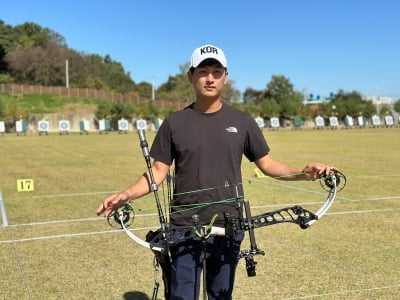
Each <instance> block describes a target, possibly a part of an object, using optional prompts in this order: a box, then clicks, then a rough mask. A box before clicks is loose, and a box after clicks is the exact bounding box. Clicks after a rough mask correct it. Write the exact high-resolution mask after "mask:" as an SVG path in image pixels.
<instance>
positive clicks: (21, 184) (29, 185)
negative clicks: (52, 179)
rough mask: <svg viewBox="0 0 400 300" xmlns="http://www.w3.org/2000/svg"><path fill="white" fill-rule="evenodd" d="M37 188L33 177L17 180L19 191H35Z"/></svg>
mask: <svg viewBox="0 0 400 300" xmlns="http://www.w3.org/2000/svg"><path fill="white" fill-rule="evenodd" d="M34 190H35V184H34V182H33V179H18V180H17V191H18V192H33V191H34Z"/></svg>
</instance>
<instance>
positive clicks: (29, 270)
mask: <svg viewBox="0 0 400 300" xmlns="http://www.w3.org/2000/svg"><path fill="white" fill-rule="evenodd" d="M264 133H265V136H266V138H267V140H268V142H269V144H270V146H271V148H272V152H271V155H272V156H273V157H275V158H277V159H279V160H282V161H284V162H286V163H288V164H291V165H295V166H299V167H300V166H301V167H302V166H304V165H305V164H306V163H308V162H323V163H329V164H332V165H334V166H337V167H338V168H340V170H341V171H342V172H343V173H344V174H345V175H346V176H347V186H346V188H345V189H344V190H343V191H341V192H340V193H339V194H338V195H337V198H336V201H335V203H334V204H333V206H332V208H331V209H330V211H329V214H327V215H325V216H324V217H323V218H322V219H321V220H320V221H318V222H316V223H315V224H314V225H313V226H312V227H311V228H309V229H307V230H301V229H299V228H298V227H297V226H294V225H292V224H282V225H276V226H271V227H264V228H261V229H257V230H256V238H257V243H258V246H259V248H261V249H263V250H264V251H265V252H266V255H265V256H258V257H257V258H256V260H257V262H258V264H257V276H256V277H251V278H249V277H247V274H246V270H245V265H244V262H243V261H240V262H239V266H238V272H237V280H236V286H235V292H234V299H239V300H247V299H320V298H322V299H329V300H330V299H399V297H400V296H399V294H400V271H399V270H400V260H399V258H398V256H399V254H400V237H399V231H400V221H399V217H400V185H399V183H400V152H399V149H400V129H399V128H380V129H362V130H358V129H352V130H312V129H303V130H296V131H293V130H286V129H282V130H279V131H265V132H264ZM147 135H148V139H149V141H150V142H151V140H152V139H153V137H154V133H148V134H147ZM145 168H146V166H145V162H144V159H143V156H142V153H141V149H140V147H139V142H138V138H137V135H136V134H135V133H133V132H130V133H129V134H122V135H119V134H117V133H111V134H108V135H98V134H95V133H91V134H89V135H87V136H83V135H79V134H70V135H68V136H65V135H63V136H59V135H57V134H54V135H52V134H50V135H49V136H38V135H33V134H30V135H27V136H16V135H11V134H6V135H4V136H0V189H1V191H2V195H3V199H4V203H5V207H6V211H7V217H8V223H9V226H7V227H4V226H2V225H1V224H2V223H1V224H0V278H1V280H0V299H138V300H145V299H150V298H151V295H152V290H153V286H154V278H158V279H159V280H160V281H161V279H160V274H158V275H157V274H155V273H154V268H153V256H152V254H151V252H150V251H149V250H147V249H145V248H143V247H141V246H139V245H138V244H136V243H135V242H133V241H132V240H131V239H129V237H128V236H127V235H126V234H125V233H123V232H121V231H120V230H116V229H114V228H112V227H110V226H109V225H108V224H107V222H106V220H105V219H104V218H102V217H96V215H95V210H96V208H97V206H98V205H99V204H100V202H101V201H102V200H103V198H104V197H105V196H106V195H108V194H110V193H112V192H113V191H116V190H120V189H123V188H125V187H127V186H128V185H130V184H131V183H132V182H133V181H134V180H135V179H136V178H137V177H138V176H139V175H140V174H141V173H142V172H143V171H144V170H145ZM243 178H244V180H243V183H244V184H245V191H246V196H247V199H248V200H249V201H250V203H251V205H252V207H253V209H252V212H253V214H259V213H264V212H267V211H271V210H275V209H277V208H281V207H284V206H286V205H294V204H301V205H302V206H303V207H304V208H308V209H310V210H312V211H315V210H316V209H317V208H318V207H319V206H320V205H321V202H322V201H323V200H324V199H325V197H326V193H325V192H324V191H323V190H322V189H321V187H320V185H319V183H318V182H292V183H288V182H282V181H277V180H274V179H269V178H268V179H267V178H262V179H258V178H257V177H255V173H254V165H252V164H250V163H248V162H247V161H244V162H243ZM19 179H33V180H34V185H35V190H34V191H21V192H18V191H17V180H19ZM161 194H162V189H161ZM149 208H150V209H149ZM135 209H136V218H135V222H134V224H133V225H132V228H133V229H135V230H136V231H135V233H136V234H138V235H141V236H144V235H145V233H146V232H147V231H148V229H143V228H148V227H149V226H154V225H156V224H157V222H158V219H157V217H154V216H148V215H149V214H150V215H151V214H153V213H154V212H155V210H154V200H153V198H152V197H150V196H149V197H146V198H143V199H141V200H137V202H136V204H135ZM248 245H249V242H248V239H247V238H246V239H245V241H244V242H243V248H247V247H248ZM161 289H162V288H160V291H159V294H158V296H159V297H158V298H159V299H162V291H161Z"/></svg>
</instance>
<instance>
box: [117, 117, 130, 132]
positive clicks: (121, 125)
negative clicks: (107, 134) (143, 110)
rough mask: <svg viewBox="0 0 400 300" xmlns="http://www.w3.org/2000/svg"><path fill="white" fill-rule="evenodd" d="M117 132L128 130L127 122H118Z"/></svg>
mask: <svg viewBox="0 0 400 300" xmlns="http://www.w3.org/2000/svg"><path fill="white" fill-rule="evenodd" d="M118 130H119V131H126V130H128V121H127V120H118Z"/></svg>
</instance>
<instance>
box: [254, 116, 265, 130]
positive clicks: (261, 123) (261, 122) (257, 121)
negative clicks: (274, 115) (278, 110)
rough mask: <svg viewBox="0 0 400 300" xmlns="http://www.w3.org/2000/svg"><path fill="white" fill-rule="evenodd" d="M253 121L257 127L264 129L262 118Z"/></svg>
mask: <svg viewBox="0 0 400 300" xmlns="http://www.w3.org/2000/svg"><path fill="white" fill-rule="evenodd" d="M255 120H256V123H257V125H258V127H260V128H264V126H265V122H264V119H263V118H255Z"/></svg>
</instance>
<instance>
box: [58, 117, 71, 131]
mask: <svg viewBox="0 0 400 300" xmlns="http://www.w3.org/2000/svg"><path fill="white" fill-rule="evenodd" d="M58 128H59V129H60V131H69V121H67V120H62V121H59V122H58Z"/></svg>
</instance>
